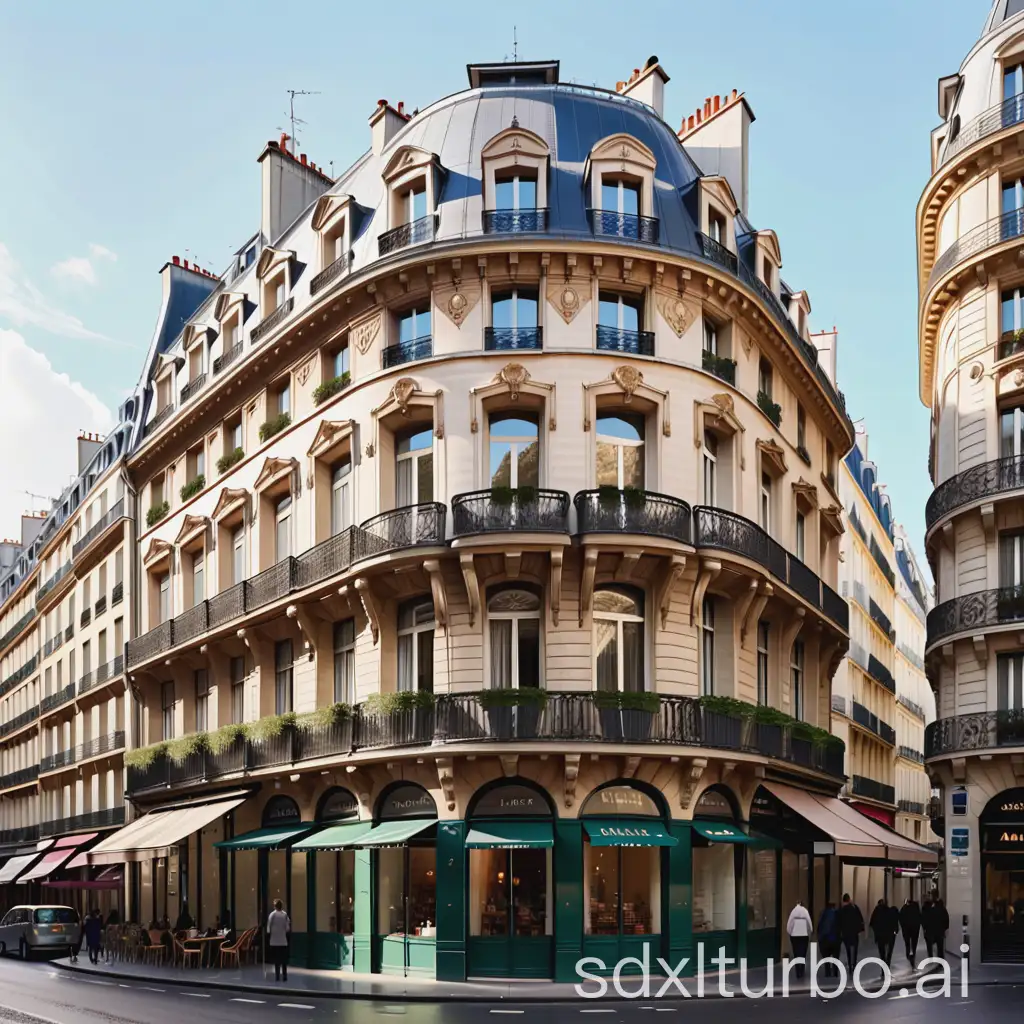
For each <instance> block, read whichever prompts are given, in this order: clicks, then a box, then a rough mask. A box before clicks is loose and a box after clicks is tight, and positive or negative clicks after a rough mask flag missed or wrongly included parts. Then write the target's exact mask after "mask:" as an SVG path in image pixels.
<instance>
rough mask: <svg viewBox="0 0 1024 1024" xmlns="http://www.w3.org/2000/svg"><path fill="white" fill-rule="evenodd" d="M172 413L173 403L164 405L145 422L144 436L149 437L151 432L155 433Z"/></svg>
mask: <svg viewBox="0 0 1024 1024" xmlns="http://www.w3.org/2000/svg"><path fill="white" fill-rule="evenodd" d="M173 415H174V406H173V405H165V406H164V407H163V408H162V409H161V410H160V411H159V412H158V413H157V414H156V415H155V416H154V417H153V418H152V419H151V420H150V421H149V422H148V423H147V424H146V437H149V436H150V435H151V434H155V433H156V432H157V431H158V430H159V429H160V428H161V427H162V426H163V425H164V424H165V423H166V422H167V421H168V420H169V419H170V418H171V417H172V416H173Z"/></svg>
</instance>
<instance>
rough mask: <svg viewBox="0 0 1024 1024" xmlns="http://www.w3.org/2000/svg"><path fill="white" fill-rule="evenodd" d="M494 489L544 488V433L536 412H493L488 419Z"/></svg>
mask: <svg viewBox="0 0 1024 1024" xmlns="http://www.w3.org/2000/svg"><path fill="white" fill-rule="evenodd" d="M488 430H489V433H490V446H489V451H488V458H489V460H490V462H489V472H490V475H491V486H492V487H539V486H540V430H539V426H538V418H537V416H536V414H534V413H511V412H496V413H492V414H491V416H490V418H489V420H488Z"/></svg>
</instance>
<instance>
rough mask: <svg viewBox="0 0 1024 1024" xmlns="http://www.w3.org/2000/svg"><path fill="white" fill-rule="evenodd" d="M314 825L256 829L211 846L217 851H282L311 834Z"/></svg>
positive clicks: (303, 823)
mask: <svg viewBox="0 0 1024 1024" xmlns="http://www.w3.org/2000/svg"><path fill="white" fill-rule="evenodd" d="M315 828H316V825H315V823H313V822H311V821H303V822H301V823H299V824H297V825H277V826H275V827H274V828H258V829H256V830H255V831H254V832H246V833H244V834H243V835H240V836H235V838H234V839H223V840H221V841H220V842H219V843H214V844H213V845H214V846H215V847H216V848H217V849H218V850H282V849H284V848H285V847H287V846H291V845H292V843H293V842H294V841H295V840H296V839H299V838H301V837H302V836H304V835H306V834H307V833H309V832H312V831H313V829H315Z"/></svg>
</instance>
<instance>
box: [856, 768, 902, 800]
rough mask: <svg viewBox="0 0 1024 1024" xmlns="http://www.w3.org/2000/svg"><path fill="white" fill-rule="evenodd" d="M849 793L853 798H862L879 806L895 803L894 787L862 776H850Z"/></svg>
mask: <svg viewBox="0 0 1024 1024" xmlns="http://www.w3.org/2000/svg"><path fill="white" fill-rule="evenodd" d="M850 792H851V793H853V795H854V796H862V797H864V798H865V799H866V800H874V801H876V802H877V803H880V804H895V803H896V789H895V787H893V786H888V785H886V784H885V783H884V782H878V781H876V780H875V779H869V778H866V777H865V776H863V775H852V776H850Z"/></svg>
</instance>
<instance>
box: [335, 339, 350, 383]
mask: <svg viewBox="0 0 1024 1024" xmlns="http://www.w3.org/2000/svg"><path fill="white" fill-rule="evenodd" d="M349 365H350V364H349V351H348V342H346V343H345V344H344V345H342V346H341V347H340V348H338V349H335V351H334V352H333V354H332V356H331V369H332V370H333V371H334V373H333V376H334V377H344V376H345V374H346V373H349Z"/></svg>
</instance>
